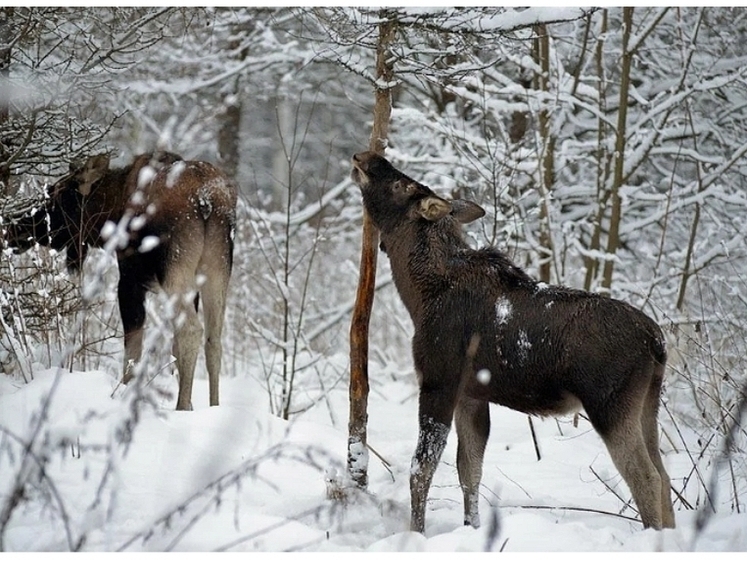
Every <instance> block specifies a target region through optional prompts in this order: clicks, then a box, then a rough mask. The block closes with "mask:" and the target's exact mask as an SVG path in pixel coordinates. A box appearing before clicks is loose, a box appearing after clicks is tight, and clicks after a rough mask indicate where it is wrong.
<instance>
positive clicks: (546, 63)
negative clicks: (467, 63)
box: [534, 24, 555, 283]
mask: <svg viewBox="0 0 747 562" xmlns="http://www.w3.org/2000/svg"><path fill="white" fill-rule="evenodd" d="M536 33H537V38H536V39H535V40H534V56H535V61H536V62H537V64H538V65H539V67H540V69H541V72H540V73H539V74H538V75H537V76H536V82H537V83H536V89H537V90H538V91H540V92H543V93H549V92H550V38H549V36H548V34H547V26H546V25H544V24H540V25H538V26H537V29H536ZM539 129H540V138H541V140H542V147H541V158H540V215H539V220H540V234H539V243H540V246H541V247H542V257H541V258H540V263H539V278H540V281H543V282H545V283H549V282H550V279H551V272H552V263H553V259H554V257H553V253H554V250H553V242H552V233H551V229H550V207H549V199H550V191H551V190H552V187H553V184H554V183H555V137H554V136H553V135H552V132H551V131H550V112H549V111H548V110H547V105H546V103H545V102H544V101H543V107H542V108H541V109H540V113H539Z"/></svg>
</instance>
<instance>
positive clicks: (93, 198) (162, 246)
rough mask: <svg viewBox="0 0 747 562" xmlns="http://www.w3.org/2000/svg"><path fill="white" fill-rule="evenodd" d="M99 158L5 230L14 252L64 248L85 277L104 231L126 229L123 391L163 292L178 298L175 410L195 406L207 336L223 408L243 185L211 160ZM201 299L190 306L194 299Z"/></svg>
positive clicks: (214, 394)
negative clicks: (149, 298) (149, 307)
mask: <svg viewBox="0 0 747 562" xmlns="http://www.w3.org/2000/svg"><path fill="white" fill-rule="evenodd" d="M109 160H110V159H109V156H108V155H107V154H98V155H94V156H91V157H90V158H88V159H87V160H86V161H85V163H83V164H82V165H77V166H74V165H71V169H70V172H69V173H68V174H67V175H66V176H64V177H63V178H62V179H60V180H59V181H58V182H56V183H55V184H54V185H52V186H50V187H49V189H48V191H47V197H46V198H45V200H44V203H43V204H42V205H41V207H40V208H38V209H36V210H35V211H32V212H29V213H27V214H25V215H23V216H21V217H17V218H16V220H15V221H11V222H10V224H8V225H7V226H6V231H5V240H6V242H7V244H8V246H10V247H12V248H14V249H16V250H18V251H24V250H26V249H28V248H29V247H31V246H33V245H34V244H35V243H39V244H40V245H43V246H50V247H52V248H54V249H56V250H60V251H61V250H63V249H65V250H66V264H67V266H68V269H69V270H71V271H76V270H79V269H80V267H81V265H82V263H83V260H84V259H85V257H86V255H87V252H88V248H89V247H91V246H93V247H101V246H103V244H104V242H105V240H104V236H102V229H103V228H104V225H105V224H106V223H107V222H109V221H111V222H112V223H115V224H118V225H119V226H120V227H124V228H126V234H127V236H124V237H123V238H124V239H125V240H123V243H120V244H119V246H118V247H117V264H118V268H119V283H118V286H117V298H118V303H119V312H120V315H121V318H122V325H123V328H124V350H125V352H124V369H123V371H124V374H123V379H122V381H123V383H125V384H127V383H128V382H129V381H130V380H131V379H132V377H133V371H132V366H133V364H134V362H135V361H137V360H139V358H140V355H141V352H142V347H143V327H144V324H145V316H146V315H145V298H146V294H147V292H148V291H151V290H157V289H161V290H163V291H165V292H166V293H167V294H168V295H170V296H175V297H176V299H175V300H176V306H177V311H176V312H177V315H176V317H177V319H180V318H181V319H182V321H181V322H179V321H177V326H176V329H175V333H174V342H173V354H174V356H175V357H176V367H177V370H178V373H179V394H178V397H177V403H176V409H177V410H186V409H190V408H191V397H192V380H193V377H194V370H195V365H196V362H197V355H198V353H199V347H200V344H201V339H202V336H203V328H202V326H201V325H200V320H199V317H198V315H197V310H198V307H199V301H200V298H201V299H202V307H203V317H204V322H205V329H204V332H205V336H206V337H205V359H206V363H207V371H208V377H209V387H210V405H211V406H215V405H218V395H219V392H218V379H219V375H220V369H221V355H222V345H221V333H222V329H223V320H224V314H225V306H226V293H227V290H228V282H229V278H230V275H231V268H232V262H233V235H234V228H235V222H236V201H237V188H236V185H235V184H234V183H233V182H232V181H231V180H229V179H228V178H227V177H226V176H225V174H223V172H221V171H220V170H219V169H218V168H216V167H215V166H213V165H212V164H209V163H207V162H199V161H184V160H183V159H182V158H181V156H179V155H177V154H173V153H170V152H163V151H161V152H155V153H148V154H141V155H139V156H137V157H135V159H134V160H133V162H132V163H131V164H129V165H128V166H125V167H123V168H115V169H110V167H109ZM191 296H194V300H193V302H191V303H188V302H187V299H188V298H191Z"/></svg>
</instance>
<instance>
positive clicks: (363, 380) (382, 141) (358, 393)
mask: <svg viewBox="0 0 747 562" xmlns="http://www.w3.org/2000/svg"><path fill="white" fill-rule="evenodd" d="M381 15H382V22H381V23H380V24H379V41H378V45H377V48H376V78H377V81H376V85H375V102H374V120H373V130H372V131H371V140H370V143H369V149H370V150H373V151H375V152H378V153H379V154H383V153H384V149H385V148H386V144H387V138H388V135H389V118H390V116H391V112H392V99H391V86H392V80H393V77H394V71H393V68H392V65H391V61H390V60H389V58H390V55H389V53H390V50H389V47H390V44H391V42H392V40H393V38H394V30H395V25H396V24H395V22H394V21H392V20H388V19H387V13H386V10H382V12H381ZM362 239H363V240H362V244H361V263H360V274H359V275H360V277H359V280H358V292H357V293H356V297H355V307H354V309H353V318H352V321H351V324H350V418H349V421H348V474H349V476H350V479H351V481H352V482H354V483H355V485H356V486H357V487H358V488H362V489H366V488H367V487H368V451H367V423H368V390H369V385H368V326H369V322H370V319H371V309H372V308H373V298H374V285H375V281H376V256H377V254H378V243H379V232H378V230H376V227H375V226H374V225H373V223H372V222H371V219H370V217H369V216H368V214H367V213H366V211H365V209H364V211H363V234H362Z"/></svg>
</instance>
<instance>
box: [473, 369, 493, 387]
mask: <svg viewBox="0 0 747 562" xmlns="http://www.w3.org/2000/svg"><path fill="white" fill-rule="evenodd" d="M476 377H477V382H479V383H480V384H484V385H486V386H487V385H488V384H489V383H490V371H489V370H488V369H480V370H479V371H477V375H476Z"/></svg>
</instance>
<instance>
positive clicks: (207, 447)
mask: <svg viewBox="0 0 747 562" xmlns="http://www.w3.org/2000/svg"><path fill="white" fill-rule="evenodd" d="M340 361H344V358H340ZM57 373H58V372H57V371H55V370H46V371H41V372H37V373H36V375H35V379H34V380H33V381H32V382H31V383H29V384H22V383H20V382H17V381H13V380H12V379H9V378H7V377H0V427H2V428H4V430H5V431H4V433H3V434H2V435H0V508H2V506H4V505H5V502H6V500H7V497H8V496H7V494H8V492H9V491H10V490H11V489H12V485H13V482H14V478H15V476H16V474H17V472H18V470H19V467H20V466H21V460H22V456H21V453H20V451H19V449H18V448H17V447H13V446H11V445H10V443H11V442H13V439H14V438H15V437H18V438H21V439H23V440H27V439H28V438H29V437H30V435H31V434H32V432H33V430H34V427H35V424H36V419H38V416H37V413H38V412H39V411H40V406H41V403H42V401H43V399H44V397H45V395H47V394H48V393H49V391H50V389H51V388H52V387H53V386H54V391H53V395H52V400H51V408H50V409H49V419H48V421H47V422H46V423H45V427H46V428H47V429H48V430H49V432H48V441H47V443H48V444H53V443H56V442H59V441H61V440H65V439H67V440H68V441H69V442H71V444H70V445H68V446H65V447H63V448H62V449H61V450H57V451H56V452H55V453H54V455H53V456H52V458H51V459H50V460H49V463H48V464H47V469H46V471H45V475H39V474H38V473H37V474H34V470H35V468H34V467H35V466H36V465H35V463H34V462H31V463H29V464H28V465H27V467H26V468H25V469H24V470H25V471H26V474H27V475H33V476H31V477H30V478H29V481H30V482H31V483H32V485H29V486H27V487H26V491H25V493H26V500H25V501H23V502H21V504H20V505H19V507H18V508H16V509H15V510H14V511H13V513H12V517H11V519H10V521H9V523H8V524H7V528H6V532H5V535H4V548H5V549H6V550H9V551H29V550H42V551H48V550H67V549H69V548H70V547H71V545H76V544H78V542H79V540H80V538H81V537H85V542H84V543H83V544H82V549H83V550H88V551H113V550H125V551H163V550H176V551H210V550H238V551H242V550H249V551H284V550H291V551H294V550H306V551H337V552H340V551H482V550H503V551H506V552H516V551H688V550H697V551H743V550H747V515H745V514H736V513H732V512H731V510H730V509H729V505H728V503H726V502H724V503H723V505H721V506H720V508H719V512H718V513H717V514H716V515H714V516H713V517H712V518H711V519H710V521H709V523H708V525H707V527H706V528H705V530H704V531H703V532H702V533H700V534H699V535H698V536H697V540H693V539H694V536H695V531H694V528H695V518H696V511H693V510H685V509H684V508H683V507H682V504H681V503H680V502H676V504H675V510H676V516H677V525H678V527H677V529H674V530H665V531H662V532H657V531H653V530H643V529H642V527H641V525H640V523H638V522H636V521H633V520H631V519H629V518H631V517H634V516H635V512H634V511H633V510H632V509H631V508H629V507H628V508H625V509H624V504H623V502H622V501H621V500H620V499H619V498H618V497H616V495H615V493H613V492H612V491H610V489H608V487H610V488H612V489H614V490H615V491H616V493H617V494H619V496H620V497H621V498H623V499H625V500H627V499H629V493H628V491H627V489H626V488H625V486H624V484H623V483H622V480H621V478H620V476H619V475H618V474H617V472H616V471H615V469H614V467H613V466H612V463H611V461H610V459H609V456H608V454H607V452H606V451H605V450H604V448H603V445H602V443H601V441H600V439H599V438H598V437H597V435H596V434H595V433H594V432H593V431H592V430H591V428H590V427H589V425H588V423H587V422H585V420H583V419H581V420H580V422H579V425H578V427H574V426H573V423H572V419H571V418H566V419H561V420H558V421H556V420H554V419H534V427H535V430H536V434H537V441H538V443H539V448H540V452H541V456H542V459H541V460H540V461H538V460H537V458H536V453H535V449H534V444H533V441H532V437H531V433H530V429H529V423H528V419H527V417H526V416H525V415H522V414H518V413H516V412H512V411H510V410H507V409H505V408H499V407H492V409H491V414H492V434H491V438H490V441H489V444H488V451H487V454H486V458H485V466H484V474H483V490H482V497H481V503H480V510H481V516H482V521H483V525H482V527H481V528H480V529H477V530H476V529H472V528H470V527H464V526H463V525H462V500H461V492H460V490H459V485H458V481H457V474H456V465H455V453H456V436H455V434H454V433H453V432H452V435H451V437H450V440H449V445H448V447H447V450H446V453H445V454H444V457H443V459H442V461H441V464H440V466H439V468H438V471H437V472H436V476H435V479H434V484H433V486H432V488H431V492H430V497H429V503H428V511H427V515H426V534H425V536H422V535H419V534H415V533H411V532H409V531H408V523H409V488H408V473H409V467H410V457H411V455H412V452H413V450H414V446H415V439H416V435H417V426H416V410H417V407H416V388H415V385H414V381H412V382H401V381H397V380H394V379H392V377H389V376H388V375H386V374H384V373H380V372H379V371H377V369H376V368H375V366H372V373H371V379H372V391H371V396H370V405H369V425H368V427H369V445H370V446H371V447H372V448H373V450H374V451H375V453H374V452H371V453H370V461H369V487H368V492H367V493H358V494H352V493H351V494H348V496H347V498H348V499H347V501H346V502H344V503H342V502H339V501H332V500H329V499H327V490H328V487H330V488H331V489H333V490H336V491H339V482H341V480H342V478H343V476H344V475H345V459H346V452H347V451H346V443H347V421H348V420H347V418H348V400H347V388H346V386H345V385H344V384H342V385H339V386H338V387H337V388H335V389H334V390H333V391H331V392H329V393H328V395H327V397H326V398H327V400H326V401H322V402H319V403H318V404H317V405H316V406H314V407H313V408H311V409H309V410H308V411H306V412H304V413H303V414H300V415H298V416H297V418H296V419H295V420H294V421H292V422H286V421H283V420H281V419H279V418H277V417H274V416H272V415H270V414H268V413H267V410H268V408H267V392H266V390H264V389H263V388H262V386H261V384H260V383H259V382H258V381H257V380H255V379H254V378H252V377H250V376H247V377H245V378H241V377H236V378H225V379H224V380H223V381H222V389H221V400H222V404H221V406H219V407H215V408H210V407H208V406H207V382H206V380H205V379H204V378H202V379H198V380H196V381H195V392H194V411H191V412H176V411H173V410H172V408H173V405H172V404H173V399H171V398H169V397H167V396H162V397H160V398H159V399H158V404H157V406H156V407H154V408H145V409H143V410H142V414H141V418H140V420H139V422H138V423H137V425H136V426H135V430H134V435H133V438H132V443H131V446H130V447H129V448H128V449H127V450H124V449H123V448H121V447H120V448H115V449H114V450H113V451H112V450H107V447H106V446H107V445H110V444H111V443H115V442H117V441H121V440H122V437H121V434H119V433H118V431H121V429H122V428H123V427H126V424H125V421H126V420H127V419H128V418H129V417H130V413H129V410H128V408H129V406H128V405H129V404H131V402H129V401H128V400H127V392H130V390H129V389H128V390H127V392H124V391H123V389H122V388H121V387H119V385H118V383H117V381H116V380H115V379H114V378H113V377H112V376H111V375H109V374H106V373H103V372H99V371H91V372H72V373H67V372H65V373H61V374H60V376H57ZM163 379H165V380H166V387H167V389H168V390H171V391H173V390H175V386H176V385H175V383H174V382H173V381H172V380H171V379H170V377H163ZM55 381H56V383H55ZM386 381H389V382H386ZM3 441H4V443H2V442H3ZM96 445H99V446H101V447H99V448H98V449H97V448H96V447H95V446H96ZM47 450H50V449H49V448H48V447H47V448H45V447H44V446H42V445H41V444H37V446H36V447H35V449H34V451H35V453H38V454H42V453H43V452H44V451H47ZM665 452H666V453H667V454H666V456H665V462H666V463H667V467H668V469H669V471H670V474H671V476H672V481H673V484H674V486H675V487H676V488H679V487H681V485H682V482H683V478H686V477H688V476H691V474H690V473H691V470H692V461H691V460H690V459H689V457H688V456H687V455H686V454H685V453H674V452H672V451H671V450H666V449H665ZM382 459H383V460H382ZM385 463H386V464H385ZM107 470H108V473H107V472H106V471H107ZM37 472H38V471H37ZM105 473H107V474H108V476H106V478H103V474H105ZM40 479H41V481H45V482H48V483H52V486H48V485H46V486H41V485H36V484H33V483H34V482H39V481H40ZM102 480H103V482H104V483H103V485H102ZM726 495H728V494H726V493H724V494H722V496H726ZM695 499H697V498H695ZM690 501H691V502H692V501H694V500H693V498H690ZM496 522H497V525H496V524H495V523H496Z"/></svg>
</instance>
